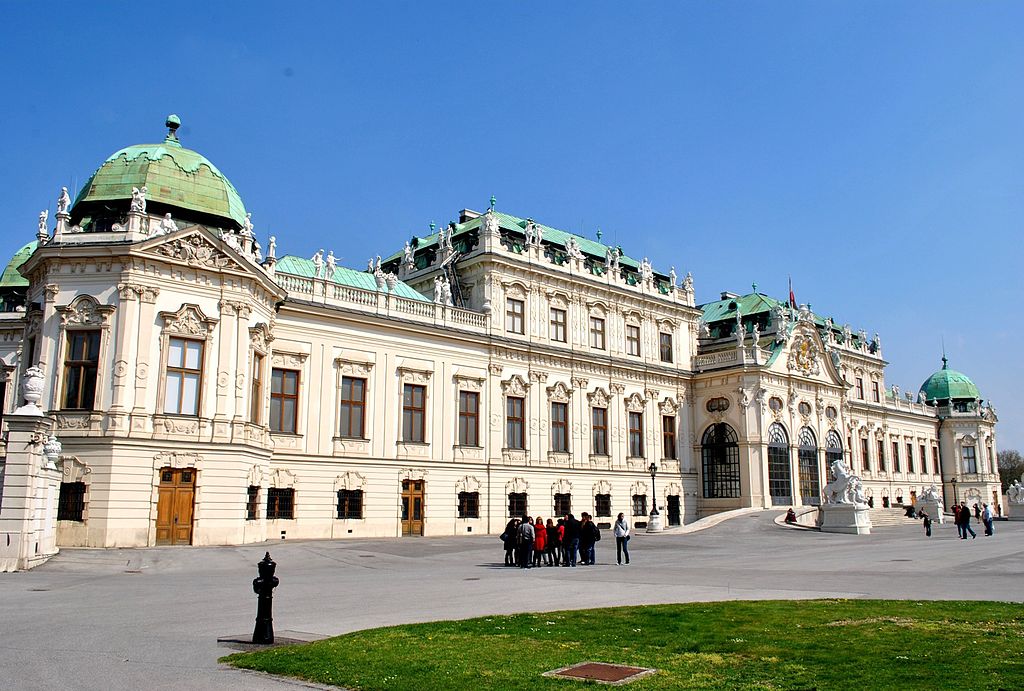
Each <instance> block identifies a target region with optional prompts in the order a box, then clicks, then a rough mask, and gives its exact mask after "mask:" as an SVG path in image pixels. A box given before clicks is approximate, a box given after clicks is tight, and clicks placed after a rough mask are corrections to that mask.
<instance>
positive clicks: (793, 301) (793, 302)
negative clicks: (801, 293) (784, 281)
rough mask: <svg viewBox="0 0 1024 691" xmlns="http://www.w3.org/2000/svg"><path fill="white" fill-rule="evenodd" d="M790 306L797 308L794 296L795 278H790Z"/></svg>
mask: <svg viewBox="0 0 1024 691" xmlns="http://www.w3.org/2000/svg"><path fill="white" fill-rule="evenodd" d="M789 306H790V307H796V295H794V294H793V277H792V276H790V277H789Z"/></svg>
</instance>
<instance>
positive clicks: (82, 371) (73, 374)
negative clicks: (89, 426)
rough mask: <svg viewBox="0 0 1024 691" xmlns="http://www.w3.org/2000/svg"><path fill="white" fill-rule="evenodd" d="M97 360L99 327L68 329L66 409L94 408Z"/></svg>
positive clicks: (98, 357)
mask: <svg viewBox="0 0 1024 691" xmlns="http://www.w3.org/2000/svg"><path fill="white" fill-rule="evenodd" d="M30 362H31V361H30ZM99 364H100V332H99V330H95V331H70V332H68V352H67V355H65V357H64V409H65V410H92V409H93V404H94V403H95V400H96V373H97V370H98V369H99Z"/></svg>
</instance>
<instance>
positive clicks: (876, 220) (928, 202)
mask: <svg viewBox="0 0 1024 691" xmlns="http://www.w3.org/2000/svg"><path fill="white" fill-rule="evenodd" d="M2 9H3V22H2V26H0V55H2V63H0V66H2V70H0V89H2V90H0V93H2V94H3V97H2V101H0V125H2V134H0V154H2V159H3V163H4V173H3V175H2V176H0V179H2V182H0V212H2V214H3V216H2V218H3V223H4V230H3V232H2V234H0V254H3V255H4V256H9V255H10V254H12V253H13V252H14V251H15V249H16V248H17V247H18V246H20V245H21V244H23V243H24V242H27V241H28V240H31V239H32V237H33V235H34V232H35V226H36V217H37V216H38V213H39V210H40V209H42V208H44V207H48V208H50V210H51V216H52V213H53V209H54V206H55V199H56V196H57V193H58V191H59V189H60V186H61V185H67V186H68V187H69V188H71V190H72V196H74V194H75V193H76V192H77V189H78V186H79V185H81V183H82V182H83V181H84V180H85V179H86V178H87V177H88V176H89V175H90V174H91V173H92V171H93V170H94V169H95V168H96V167H97V166H98V165H99V164H100V163H101V162H102V161H103V160H104V159H105V158H106V157H107V156H108V155H109V154H111V153H112V152H113V151H115V150H117V149H119V148H121V147H122V146H126V145H129V144H135V143H142V142H151V141H159V140H160V139H162V137H163V135H164V132H165V130H164V128H163V121H164V117H165V116H166V115H167V114H168V113H171V112H174V113H177V114H178V115H179V116H180V117H181V119H182V121H183V125H182V128H181V130H180V132H179V134H180V135H181V139H182V141H183V143H184V145H185V146H188V147H190V148H194V149H197V150H198V151H200V152H202V153H204V154H205V155H207V156H208V157H209V158H210V159H211V160H212V161H213V162H214V163H215V164H216V165H217V166H218V167H219V168H220V169H221V170H222V171H223V172H224V173H225V174H226V175H227V176H228V177H229V178H230V179H231V180H232V182H233V183H234V184H235V186H236V187H237V188H238V190H239V193H240V194H241V196H242V199H243V200H244V201H245V204H246V206H247V208H248V210H250V211H252V212H253V222H254V224H255V226H256V231H257V233H258V234H259V235H260V237H261V238H262V239H263V240H264V245H265V238H266V235H267V234H268V233H272V234H275V235H276V236H277V239H278V252H279V254H280V253H292V254H300V255H304V256H308V255H310V254H312V253H313V252H314V251H315V250H316V249H318V248H319V247H325V248H327V249H333V250H334V252H335V254H336V255H338V256H339V257H342V258H343V260H342V263H343V264H345V265H348V266H353V267H356V268H363V267H365V265H366V260H367V258H368V257H370V256H373V255H377V254H384V255H387V254H389V253H391V252H393V251H395V250H397V249H399V248H400V247H401V246H402V244H403V242H404V241H405V240H406V239H407V238H409V237H410V236H412V235H413V234H420V235H423V234H426V232H427V231H428V225H429V223H430V222H431V221H436V222H437V223H439V224H440V223H445V222H447V221H449V220H452V219H455V218H456V217H457V214H458V211H459V209H461V208H464V207H469V208H475V209H482V208H484V207H485V206H486V204H487V200H488V199H489V197H490V196H491V195H492V194H494V195H495V196H496V197H497V200H498V204H497V205H498V208H499V209H500V210H503V211H506V212H509V213H512V214H515V215H518V216H530V217H532V218H535V219H537V220H538V221H540V222H543V223H545V224H548V225H553V226H555V227H559V228H563V229H565V230H570V231H575V232H580V233H582V234H586V235H591V236H592V235H593V233H594V232H595V231H596V230H597V229H598V228H601V229H602V230H603V232H604V238H605V240H606V241H613V242H618V243H620V244H622V245H623V246H624V247H625V248H626V250H627V252H628V253H629V254H631V255H632V256H638V257H640V256H645V255H646V256H649V257H651V259H652V261H653V262H654V264H655V266H657V267H658V268H659V269H661V270H667V269H668V267H669V266H675V267H676V269H677V271H679V273H680V275H682V274H684V273H685V272H686V271H692V272H693V275H694V279H695V284H696V289H697V298H698V300H699V301H708V300H711V299H714V298H716V297H717V295H718V293H719V292H720V291H722V290H730V291H734V292H748V291H749V289H750V286H751V283H752V282H755V281H756V282H757V284H758V289H759V290H760V291H761V292H767V293H770V294H773V295H775V296H779V297H784V296H785V294H786V277H787V275H792V277H793V285H794V288H795V291H796V294H797V298H798V300H799V301H801V302H808V301H809V302H811V303H812V306H813V308H814V309H815V311H818V312H819V313H821V314H823V315H829V316H832V317H834V318H835V319H836V321H838V322H839V323H844V322H848V323H850V325H851V326H852V327H853V328H854V329H855V330H856V329H859V328H864V329H867V330H868V332H869V333H871V334H873V333H874V332H876V331H877V332H879V333H880V334H881V336H882V344H883V352H884V355H885V357H886V358H887V359H888V360H890V361H891V362H892V363H893V364H892V365H891V366H890V367H889V369H888V383H890V384H893V383H895V384H897V385H899V386H900V387H901V388H902V389H903V390H914V391H916V390H917V388H918V386H919V385H920V384H921V382H922V381H923V380H924V379H925V378H926V377H927V376H928V375H929V374H930V373H931V372H932V371H934V370H935V369H936V368H937V367H938V366H939V365H940V356H941V342H942V340H943V339H944V340H945V347H946V351H947V353H948V355H949V358H950V365H951V366H952V367H954V368H956V369H959V370H961V371H964V372H965V373H967V374H968V375H969V376H971V377H972V378H973V379H974V381H975V382H976V383H977V384H978V386H979V387H980V389H981V391H982V395H983V396H984V397H985V398H986V399H991V400H992V401H993V402H994V403H995V405H996V406H997V409H998V412H999V416H1000V421H1001V422H1000V426H999V428H998V433H999V439H998V443H999V446H1000V447H1002V448H1011V447H1016V448H1024V432H1022V430H1021V427H1020V422H1021V417H1022V414H1024V404H1022V403H1021V396H1020V394H1021V392H1022V390H1024V373H1022V366H1021V343H1022V341H1024V338H1022V330H1021V322H1022V317H1024V309H1022V306H1024V280H1022V279H1021V277H1020V272H1021V264H1022V259H1024V250H1022V249H1021V241H1020V236H1021V230H1022V228H1021V226H1022V219H1024V133H1022V125H1024V40H1022V36H1024V3H1022V2H999V1H995V0H990V1H986V2H973V1H972V2H944V1H941V0H928V1H927V2H894V1H891V0H886V1H884V2H834V1H828V0H826V1H822V0H815V1H813V2H782V1H777V0H773V1H771V2H743V3H736V2H688V3H684V2H664V3H657V2H643V3H622V2H608V3H604V2H579V3H574V4H569V3H540V2H515V3H512V2H505V3H495V2H464V3H432V2H409V3H393V2H387V3H369V2H362V3H322V4H312V3H285V2H273V3H261V2H244V3H243V2H209V1H207V2H203V3H193V2H174V3H130V4H129V3H123V4H113V3H64V4H62V3H29V2H23V3H13V2H8V3H4V4H3V7H2Z"/></svg>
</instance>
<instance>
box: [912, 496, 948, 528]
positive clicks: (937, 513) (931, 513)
mask: <svg viewBox="0 0 1024 691" xmlns="http://www.w3.org/2000/svg"><path fill="white" fill-rule="evenodd" d="M914 509H915V510H916V511H917V512H918V513H920V512H921V511H924V512H925V513H927V514H928V517H929V518H931V519H932V520H933V521H934V522H936V523H939V524H942V523H945V522H946V519H945V516H944V515H943V513H942V506H941V505H940V504H939V502H937V501H927V500H924V499H920V500H918V502H917V504H915V505H914Z"/></svg>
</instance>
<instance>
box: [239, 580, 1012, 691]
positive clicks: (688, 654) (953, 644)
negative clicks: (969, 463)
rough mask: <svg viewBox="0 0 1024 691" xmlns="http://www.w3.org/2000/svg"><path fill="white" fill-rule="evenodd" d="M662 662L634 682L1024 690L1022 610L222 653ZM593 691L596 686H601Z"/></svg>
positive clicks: (366, 670) (511, 681) (539, 617)
mask: <svg viewBox="0 0 1024 691" xmlns="http://www.w3.org/2000/svg"><path fill="white" fill-rule="evenodd" d="M585 660H593V661H599V662H618V663H624V664H629V665H636V666H640V667H655V668H657V669H658V670H659V671H658V673H657V674H656V675H653V676H650V677H647V678H644V679H641V680H639V681H637V682H634V683H632V684H629V685H628V687H627V688H630V689H680V688H700V689H737V688H745V689H749V688H758V689H810V688H818V689H864V690H868V689H890V688H898V689H906V690H910V689H971V690H972V691H974V690H975V689H1024V611H1022V608H1021V606H1020V605H1019V604H1007V603H998V602H913V601H894V600H884V601H883V600H812V601H783V602H775V601H770V602H717V603H696V604H681V605H662V606H655V607H619V608H614V609H594V610H584V611H575V612H549V613H546V614H521V615H515V616H493V617H485V618H481V619H470V620H467V621H448V622H440V623H434V624H417V625H410V626H396V627H390V628H383V629H372V630H369V631H361V632H358V633H352V634H348V635H345V636H339V637H337V638H331V639H328V640H324V641H319V642H316V643H311V644H308V645H300V646H286V647H281V648H274V649H270V650H264V651H260V652H254V653H239V654H235V655H230V656H228V657H226V658H224V661H225V662H228V663H230V664H232V665H235V666H237V667H244V668H247V669H258V670H263V671H265V672H270V673H272V674H281V675H288V676H294V677H300V678H302V679H307V680H310V681H315V682H319V683H324V684H335V685H338V686H346V687H349V688H353V689H416V690H417V691H423V690H425V689H430V690H434V689H473V690H474V691H477V690H479V689H502V690H506V689H549V688H552V689H553V688H561V689H573V688H576V686H577V685H579V684H580V683H581V682H577V681H570V680H561V679H551V678H547V677H542V676H541V673H542V672H545V671H547V670H551V669H556V668H558V667H564V666H567V665H571V664H574V663H576V662H582V661H585ZM591 688H594V686H593V685H592V686H591Z"/></svg>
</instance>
